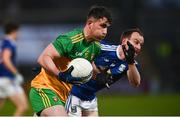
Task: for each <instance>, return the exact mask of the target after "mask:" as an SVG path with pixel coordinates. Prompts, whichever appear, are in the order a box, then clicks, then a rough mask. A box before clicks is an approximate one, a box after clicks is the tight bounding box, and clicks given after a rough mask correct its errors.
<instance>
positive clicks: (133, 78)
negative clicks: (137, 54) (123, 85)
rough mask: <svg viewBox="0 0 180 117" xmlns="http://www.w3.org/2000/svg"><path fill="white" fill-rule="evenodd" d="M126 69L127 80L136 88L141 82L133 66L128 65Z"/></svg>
mask: <svg viewBox="0 0 180 117" xmlns="http://www.w3.org/2000/svg"><path fill="white" fill-rule="evenodd" d="M128 67H129V70H128V80H129V82H130V84H132V85H133V86H135V87H138V86H139V85H140V81H141V77H140V74H139V72H138V70H137V68H136V66H135V65H134V64H133V65H128Z"/></svg>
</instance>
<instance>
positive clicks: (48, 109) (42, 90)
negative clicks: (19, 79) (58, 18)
mask: <svg viewBox="0 0 180 117" xmlns="http://www.w3.org/2000/svg"><path fill="white" fill-rule="evenodd" d="M111 22H112V19H111V14H110V13H109V11H108V10H107V9H106V8H105V7H103V6H94V7H92V8H91V9H90V11H89V13H88V16H87V21H86V24H85V26H84V28H83V29H78V28H77V29H74V30H73V31H71V32H68V33H66V34H64V35H60V36H59V37H58V38H57V39H56V40H54V41H53V42H52V43H51V44H49V45H48V46H47V47H46V48H45V50H44V51H43V52H42V54H41V55H40V56H39V58H38V63H39V64H40V65H41V67H42V69H41V72H40V73H39V74H38V75H37V76H36V77H35V78H34V79H33V80H32V82H31V90H30V101H31V104H32V107H33V110H34V111H35V113H36V114H37V115H38V116H67V113H66V111H65V108H64V104H65V101H66V99H67V97H68V94H69V91H70V90H71V84H74V85H77V84H82V83H83V81H82V79H81V78H75V77H73V76H71V71H72V70H73V67H70V68H69V69H67V67H66V66H67V64H68V62H69V60H72V59H75V58H85V59H87V60H89V61H90V62H92V61H93V60H94V58H95V57H96V56H97V55H98V54H99V53H100V46H99V41H101V40H102V39H103V38H104V37H105V36H106V34H107V28H108V27H109V26H110V24H111ZM82 72H83V71H82Z"/></svg>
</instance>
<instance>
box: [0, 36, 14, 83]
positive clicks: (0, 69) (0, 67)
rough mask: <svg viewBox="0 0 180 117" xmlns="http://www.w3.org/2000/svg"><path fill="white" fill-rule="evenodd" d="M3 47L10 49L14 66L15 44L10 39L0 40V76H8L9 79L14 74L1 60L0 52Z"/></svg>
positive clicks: (0, 52)
mask: <svg viewBox="0 0 180 117" xmlns="http://www.w3.org/2000/svg"><path fill="white" fill-rule="evenodd" d="M4 49H9V50H10V51H11V61H12V64H13V65H14V66H16V62H15V61H16V44H15V42H14V41H12V40H10V39H3V40H0V77H8V78H10V79H13V78H14V75H13V73H12V72H11V71H9V70H8V69H7V68H6V66H5V65H4V63H3V61H2V56H1V55H2V52H3V51H4Z"/></svg>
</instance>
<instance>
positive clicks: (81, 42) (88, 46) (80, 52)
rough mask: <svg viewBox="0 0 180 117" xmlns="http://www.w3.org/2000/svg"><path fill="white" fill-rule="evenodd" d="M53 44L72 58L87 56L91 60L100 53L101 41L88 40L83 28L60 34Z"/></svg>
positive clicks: (63, 53) (64, 54) (63, 54)
mask: <svg viewBox="0 0 180 117" xmlns="http://www.w3.org/2000/svg"><path fill="white" fill-rule="evenodd" d="M53 45H54V47H55V48H56V50H57V51H58V52H59V54H60V55H61V56H65V57H67V58H70V59H75V58H85V59H87V60H89V61H90V62H91V61H92V60H93V59H94V57H95V56H97V55H98V54H99V53H100V44H99V42H95V41H93V42H87V41H86V39H85V38H84V34H83V31H82V29H75V30H74V31H72V32H69V33H66V34H65V35H60V36H59V37H58V38H57V39H56V40H55V41H54V42H53Z"/></svg>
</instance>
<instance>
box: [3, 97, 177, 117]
mask: <svg viewBox="0 0 180 117" xmlns="http://www.w3.org/2000/svg"><path fill="white" fill-rule="evenodd" d="M98 104H99V106H98V107H99V114H100V116H131V115H136V116H141V115H144V116H149V115H150V116H154V115H156V116H173V115H176V116H179V115H180V111H179V109H180V95H158V96H146V95H136V96H134V95H128V96H123V95H116V96H106V95H103V96H102V95H100V96H98ZM13 112H14V105H12V103H11V102H10V101H8V100H7V101H6V103H5V105H4V107H3V108H1V109H0V116H10V115H12V114H13ZM25 115H26V116H32V115H33V111H32V108H31V107H29V110H28V111H27V112H26V113H25Z"/></svg>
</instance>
